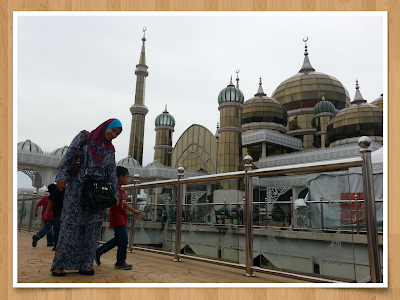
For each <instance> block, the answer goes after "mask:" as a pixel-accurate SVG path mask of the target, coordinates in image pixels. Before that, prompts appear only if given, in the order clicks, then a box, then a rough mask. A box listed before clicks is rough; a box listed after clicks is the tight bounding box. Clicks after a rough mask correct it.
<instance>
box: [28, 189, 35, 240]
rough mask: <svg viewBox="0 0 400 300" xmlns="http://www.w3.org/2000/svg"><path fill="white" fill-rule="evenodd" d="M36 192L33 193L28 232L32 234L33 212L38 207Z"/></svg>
mask: <svg viewBox="0 0 400 300" xmlns="http://www.w3.org/2000/svg"><path fill="white" fill-rule="evenodd" d="M36 195H37V194H36V192H33V194H32V203H31V213H30V215H29V224H28V232H31V229H32V222H33V212H34V211H35V207H36V201H35V200H36V199H34V197H36Z"/></svg>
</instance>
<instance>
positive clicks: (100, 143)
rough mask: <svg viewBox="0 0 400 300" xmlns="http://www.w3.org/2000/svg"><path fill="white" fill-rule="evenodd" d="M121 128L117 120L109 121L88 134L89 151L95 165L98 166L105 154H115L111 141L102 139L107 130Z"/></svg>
mask: <svg viewBox="0 0 400 300" xmlns="http://www.w3.org/2000/svg"><path fill="white" fill-rule="evenodd" d="M115 127H121V129H122V124H121V122H120V121H119V120H118V119H109V120H107V121H105V122H104V123H102V124H100V125H99V126H98V127H97V128H96V129H95V130H93V131H92V132H91V133H90V136H89V140H90V142H89V149H90V152H91V153H92V157H93V160H94V162H95V164H98V163H99V162H100V161H101V159H102V158H103V156H104V155H106V154H107V153H112V152H115V148H114V146H113V144H112V143H111V141H109V140H107V139H106V138H105V137H104V134H105V132H106V130H107V129H109V128H115Z"/></svg>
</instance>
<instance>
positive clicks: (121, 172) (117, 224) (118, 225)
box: [95, 166, 142, 270]
mask: <svg viewBox="0 0 400 300" xmlns="http://www.w3.org/2000/svg"><path fill="white" fill-rule="evenodd" d="M117 176H118V202H117V204H116V205H115V206H113V207H110V228H114V238H112V239H111V240H109V241H108V242H107V243H105V244H104V245H102V246H101V247H99V248H97V251H96V258H95V262H96V264H97V265H98V266H100V264H101V262H100V256H101V255H103V254H104V253H106V252H108V251H110V250H111V249H113V248H114V247H115V246H118V251H117V262H116V263H115V268H116V269H122V270H130V269H132V265H129V264H127V263H126V262H125V260H126V248H127V247H128V234H127V232H126V226H127V224H128V217H127V215H126V210H129V211H131V212H133V213H134V214H135V215H140V214H141V213H142V212H141V211H139V210H136V209H134V208H132V207H131V206H130V205H129V204H127V203H126V201H127V196H126V192H125V191H124V190H123V189H121V185H127V184H128V179H129V171H128V169H127V168H124V167H121V166H118V167H117Z"/></svg>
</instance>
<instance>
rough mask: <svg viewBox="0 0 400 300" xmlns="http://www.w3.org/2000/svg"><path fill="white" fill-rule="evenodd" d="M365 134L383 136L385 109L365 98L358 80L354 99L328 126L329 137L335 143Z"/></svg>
mask: <svg viewBox="0 0 400 300" xmlns="http://www.w3.org/2000/svg"><path fill="white" fill-rule="evenodd" d="M364 135H365V136H369V137H375V136H378V137H382V136H383V110H382V109H381V108H380V107H378V106H376V105H374V104H372V103H367V101H366V100H364V99H363V97H362V95H361V93H360V91H359V86H358V82H357V84H356V95H355V97H354V101H353V102H351V105H350V106H349V107H347V108H345V109H342V110H341V111H340V112H338V114H337V115H336V117H335V118H334V119H332V120H331V122H330V123H329V124H328V128H327V137H328V139H329V142H330V143H333V142H336V141H339V140H344V139H349V138H355V137H360V136H364Z"/></svg>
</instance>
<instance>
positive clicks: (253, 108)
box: [242, 78, 287, 126]
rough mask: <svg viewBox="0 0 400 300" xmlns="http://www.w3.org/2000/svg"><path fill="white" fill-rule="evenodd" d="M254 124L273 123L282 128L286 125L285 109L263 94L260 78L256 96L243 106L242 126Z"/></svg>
mask: <svg viewBox="0 0 400 300" xmlns="http://www.w3.org/2000/svg"><path fill="white" fill-rule="evenodd" d="M254 122H273V123H278V124H281V125H283V126H286V124H287V111H286V109H285V107H284V106H283V105H282V104H280V103H279V102H278V101H277V100H275V99H273V98H270V97H268V96H267V95H266V94H265V93H264V91H263V88H262V83H261V78H260V84H259V87H258V91H257V94H255V95H254V97H253V98H251V99H249V100H247V101H246V102H245V103H244V105H243V112H242V124H246V123H254Z"/></svg>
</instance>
